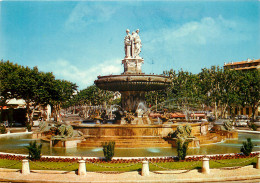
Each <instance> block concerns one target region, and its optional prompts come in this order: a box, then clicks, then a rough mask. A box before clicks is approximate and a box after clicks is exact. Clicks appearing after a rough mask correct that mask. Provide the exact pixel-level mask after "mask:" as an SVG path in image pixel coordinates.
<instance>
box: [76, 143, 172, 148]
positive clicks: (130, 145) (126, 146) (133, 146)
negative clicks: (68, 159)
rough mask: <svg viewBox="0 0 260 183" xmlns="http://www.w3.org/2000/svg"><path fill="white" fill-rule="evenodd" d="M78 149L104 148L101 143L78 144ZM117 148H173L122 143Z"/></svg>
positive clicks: (165, 145)
mask: <svg viewBox="0 0 260 183" xmlns="http://www.w3.org/2000/svg"><path fill="white" fill-rule="evenodd" d="M78 147H83V148H84V147H86V148H89V147H102V144H101V143H85V144H81V143H79V144H78ZM115 147H116V148H137V147H138V148H141V147H171V145H170V144H168V143H166V144H165V143H163V144H158V143H137V144H136V143H129V144H122V143H116V144H115Z"/></svg>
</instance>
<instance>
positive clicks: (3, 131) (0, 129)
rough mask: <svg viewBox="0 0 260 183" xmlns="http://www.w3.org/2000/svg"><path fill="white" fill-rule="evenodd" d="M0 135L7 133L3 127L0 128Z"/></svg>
mask: <svg viewBox="0 0 260 183" xmlns="http://www.w3.org/2000/svg"><path fill="white" fill-rule="evenodd" d="M0 133H2V134H4V133H7V130H6V127H5V125H1V126H0Z"/></svg>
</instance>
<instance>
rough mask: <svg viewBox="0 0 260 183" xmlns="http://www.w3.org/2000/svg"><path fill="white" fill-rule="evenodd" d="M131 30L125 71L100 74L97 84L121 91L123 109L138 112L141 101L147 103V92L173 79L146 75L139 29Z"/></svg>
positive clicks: (126, 42)
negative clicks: (143, 69)
mask: <svg viewBox="0 0 260 183" xmlns="http://www.w3.org/2000/svg"><path fill="white" fill-rule="evenodd" d="M129 32H130V31H129V30H128V29H127V30H126V33H127V35H126V37H125V39H124V43H125V58H124V59H123V60H122V64H123V65H124V73H122V74H121V75H109V76H98V79H97V80H96V81H95V84H96V85H97V87H99V88H101V89H103V90H109V91H119V92H120V93H121V100H122V101H121V104H122V108H123V110H125V111H131V112H136V110H137V108H138V105H139V104H140V103H143V104H145V92H147V91H155V90H163V89H165V88H166V87H168V86H169V85H170V83H171V80H170V79H169V78H168V77H166V76H162V75H146V74H144V73H143V72H142V64H143V63H144V59H143V58H141V57H140V56H139V53H140V52H141V46H142V45H141V39H140V37H139V29H137V30H136V32H133V33H132V35H130V34H129Z"/></svg>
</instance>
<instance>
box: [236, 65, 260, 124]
mask: <svg viewBox="0 0 260 183" xmlns="http://www.w3.org/2000/svg"><path fill="white" fill-rule="evenodd" d="M241 75H242V77H241V79H240V81H239V86H240V88H239V96H240V99H241V100H240V101H241V106H243V107H244V106H246V105H249V106H251V107H252V119H253V120H255V111H256V110H257V108H258V107H259V101H260V84H259V83H260V71H258V70H254V71H244V72H242V73H241Z"/></svg>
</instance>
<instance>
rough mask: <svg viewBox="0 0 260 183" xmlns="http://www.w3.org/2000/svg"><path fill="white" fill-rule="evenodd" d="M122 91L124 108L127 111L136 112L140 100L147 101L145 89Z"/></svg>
mask: <svg viewBox="0 0 260 183" xmlns="http://www.w3.org/2000/svg"><path fill="white" fill-rule="evenodd" d="M120 93H121V101H122V108H123V109H124V110H125V111H132V112H135V110H136V109H137V107H138V104H139V103H140V102H142V103H145V92H143V91H122V92H120Z"/></svg>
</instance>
